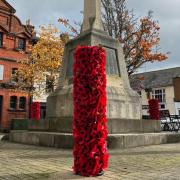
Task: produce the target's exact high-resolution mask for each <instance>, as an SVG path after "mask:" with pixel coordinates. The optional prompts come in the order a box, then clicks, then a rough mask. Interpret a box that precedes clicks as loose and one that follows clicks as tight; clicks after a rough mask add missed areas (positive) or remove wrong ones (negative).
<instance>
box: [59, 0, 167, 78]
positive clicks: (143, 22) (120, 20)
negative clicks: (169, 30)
mask: <svg viewBox="0 0 180 180" xmlns="http://www.w3.org/2000/svg"><path fill="white" fill-rule="evenodd" d="M101 2H102V7H103V9H102V19H103V24H104V29H105V30H106V31H107V32H108V34H109V35H110V36H112V37H113V38H116V39H118V40H119V41H120V42H121V44H122V46H123V51H124V56H125V60H126V64H127V71H128V74H129V75H131V74H133V73H134V72H135V71H136V70H137V69H138V68H139V67H140V66H142V64H144V63H146V62H154V61H163V60H166V59H167V54H164V53H161V52H160V47H159V43H160V34H159V33H160V26H159V24H158V22H157V21H155V20H153V13H152V11H149V13H148V14H147V16H145V17H141V18H137V17H136V16H135V14H134V13H133V11H129V10H128V9H127V7H126V3H125V0H101ZM59 22H60V23H61V24H63V25H65V26H66V27H67V28H68V29H70V31H71V32H72V33H74V35H75V36H76V35H77V34H78V31H77V30H76V29H75V28H74V27H73V26H72V25H71V24H70V23H69V21H68V20H67V19H62V18H60V19H59Z"/></svg>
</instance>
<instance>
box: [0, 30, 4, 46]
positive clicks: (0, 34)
mask: <svg viewBox="0 0 180 180" xmlns="http://www.w3.org/2000/svg"><path fill="white" fill-rule="evenodd" d="M0 47H3V33H2V32H0Z"/></svg>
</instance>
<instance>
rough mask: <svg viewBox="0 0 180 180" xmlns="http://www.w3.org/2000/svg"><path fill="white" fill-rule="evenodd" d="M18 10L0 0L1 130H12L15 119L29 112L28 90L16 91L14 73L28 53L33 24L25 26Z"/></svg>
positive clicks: (4, 0)
mask: <svg viewBox="0 0 180 180" xmlns="http://www.w3.org/2000/svg"><path fill="white" fill-rule="evenodd" d="M15 12H16V10H15V9H14V8H13V7H12V6H11V5H10V4H9V3H8V2H7V1H6V0H0V129H9V128H10V124H11V119H13V118H26V117H27V116H28V115H29V112H28V110H29V105H28V104H29V96H28V93H26V92H20V91H17V90H15V88H14V85H15V83H16V79H14V78H13V75H14V74H15V72H16V71H17V69H18V66H19V64H18V61H19V60H22V59H25V58H26V57H27V55H28V54H29V47H30V44H31V42H32V41H31V40H32V37H33V29H34V27H33V26H32V25H30V22H29V21H27V24H26V25H23V24H22V23H21V21H20V19H19V18H18V17H17V16H16V15H15ZM22 52H23V53H22Z"/></svg>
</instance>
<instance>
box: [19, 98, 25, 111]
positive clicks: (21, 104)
mask: <svg viewBox="0 0 180 180" xmlns="http://www.w3.org/2000/svg"><path fill="white" fill-rule="evenodd" d="M19 109H26V97H20V98H19Z"/></svg>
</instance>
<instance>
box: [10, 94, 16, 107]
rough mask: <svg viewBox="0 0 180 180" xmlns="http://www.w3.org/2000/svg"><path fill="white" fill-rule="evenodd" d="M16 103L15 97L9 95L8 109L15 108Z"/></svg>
mask: <svg viewBox="0 0 180 180" xmlns="http://www.w3.org/2000/svg"><path fill="white" fill-rule="evenodd" d="M16 104H17V97H16V96H11V97H10V109H16Z"/></svg>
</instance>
